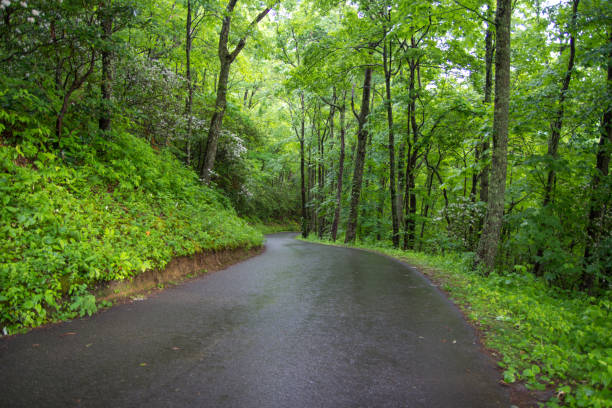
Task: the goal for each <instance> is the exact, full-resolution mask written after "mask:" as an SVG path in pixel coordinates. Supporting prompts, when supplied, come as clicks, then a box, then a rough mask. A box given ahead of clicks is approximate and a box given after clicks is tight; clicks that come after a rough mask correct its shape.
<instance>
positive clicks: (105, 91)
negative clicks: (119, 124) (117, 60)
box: [98, 0, 113, 132]
mask: <svg viewBox="0 0 612 408" xmlns="http://www.w3.org/2000/svg"><path fill="white" fill-rule="evenodd" d="M111 6H112V0H106V1H105V2H104V3H103V5H101V7H100V12H101V13H102V16H101V17H102V19H101V23H102V41H103V46H102V47H103V48H102V53H101V55H102V78H101V79H102V80H101V82H100V91H101V93H102V101H101V102H102V103H101V105H102V106H101V109H100V118H99V120H98V127H99V128H100V130H101V131H103V132H107V131H109V130H110V126H111V94H112V89H113V71H112V66H111V64H112V53H113V49H112V45H111V36H112V33H113V14H112V10H111Z"/></svg>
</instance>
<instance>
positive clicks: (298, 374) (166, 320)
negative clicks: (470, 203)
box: [0, 234, 510, 408]
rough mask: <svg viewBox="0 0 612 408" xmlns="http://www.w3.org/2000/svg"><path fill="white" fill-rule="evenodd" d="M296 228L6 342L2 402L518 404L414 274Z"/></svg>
mask: <svg viewBox="0 0 612 408" xmlns="http://www.w3.org/2000/svg"><path fill="white" fill-rule="evenodd" d="M294 235H295V234H275V235H270V236H268V237H267V248H266V251H265V252H264V253H263V254H262V255H260V256H257V257H255V258H251V259H249V260H247V261H244V262H242V263H240V264H237V265H234V266H232V267H230V268H228V269H226V270H224V271H220V272H217V273H214V274H210V275H206V276H204V277H202V278H200V279H196V280H192V281H190V282H187V283H185V284H182V285H178V286H175V287H172V288H169V289H166V290H164V291H162V292H159V293H157V294H155V295H153V296H151V297H150V298H148V299H145V300H143V301H135V302H132V303H127V304H122V305H118V306H115V307H112V308H110V309H107V310H104V311H102V312H101V313H98V314H96V315H95V316H92V317H90V318H85V319H78V320H74V321H71V322H66V323H61V324H56V325H50V326H48V327H44V328H41V329H37V330H33V331H32V332H30V333H28V334H25V335H19V336H12V337H8V338H3V339H0V406H7V407H54V406H57V407H63V406H83V407H89V406H100V407H140V406H142V407H258V408H259V407H262V408H264V407H288V408H298V407H308V408H316V407H427V408H433V407H448V408H455V407H457V408H458V407H466V408H467V407H469V408H477V407H508V406H510V402H509V396H508V392H507V389H505V388H503V387H501V386H500V385H499V384H498V383H497V381H498V379H499V373H498V371H497V370H496V368H495V366H494V363H493V362H492V361H491V360H490V359H489V357H488V356H487V355H486V354H484V353H482V352H481V350H480V348H479V346H478V344H477V341H476V337H475V334H474V331H473V329H472V328H471V327H470V326H469V325H467V324H466V323H465V321H464V320H463V318H462V316H461V314H460V312H459V311H458V310H457V309H456V307H455V306H453V305H452V304H451V303H450V302H449V301H448V300H447V299H446V298H445V297H444V296H443V295H442V294H441V293H440V292H439V291H438V290H437V289H436V288H435V287H434V286H432V285H431V284H430V283H429V282H428V281H427V280H426V279H425V278H423V277H422V276H421V275H420V274H419V273H418V272H417V271H416V270H414V269H413V268H411V267H409V266H407V265H405V264H403V263H401V262H398V261H395V260H393V259H390V258H387V257H384V256H381V255H377V254H374V253H370V252H366V251H359V250H353V249H346V248H337V247H331V246H323V245H317V244H311V243H305V242H301V241H297V240H295V239H293V236H294Z"/></svg>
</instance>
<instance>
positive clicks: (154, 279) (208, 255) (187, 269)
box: [95, 246, 265, 301]
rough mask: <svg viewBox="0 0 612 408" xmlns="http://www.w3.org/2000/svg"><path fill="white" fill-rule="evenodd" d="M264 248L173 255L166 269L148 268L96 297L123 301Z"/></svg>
mask: <svg viewBox="0 0 612 408" xmlns="http://www.w3.org/2000/svg"><path fill="white" fill-rule="evenodd" d="M264 249H265V248H264V247H263V246H262V247H259V248H251V249H244V248H238V249H229V250H223V251H216V252H213V251H205V252H200V253H197V254H194V255H191V256H181V257H178V258H174V259H172V260H171V261H170V262H169V263H168V265H166V267H165V268H164V269H153V270H148V271H146V272H143V273H141V274H140V275H137V276H135V277H133V278H132V279H128V280H123V281H112V282H109V283H107V284H106V285H104V286H102V287H100V288H98V289H97V290H96V291H95V295H96V299H97V300H107V301H120V300H124V299H127V298H129V297H132V296H137V295H141V294H144V293H147V292H149V291H151V290H153V289H160V288H163V287H165V286H167V285H175V284H177V283H179V282H183V281H185V280H188V279H191V278H195V277H198V276H201V275H204V274H207V273H211V272H215V271H219V270H221V269H225V268H227V267H228V266H230V265H233V264H236V263H238V262H240V261H243V260H245V259H247V258H251V257H253V256H255V255H259V254H260V253H262V252H263V251H264Z"/></svg>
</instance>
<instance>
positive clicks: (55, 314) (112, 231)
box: [0, 134, 263, 333]
mask: <svg viewBox="0 0 612 408" xmlns="http://www.w3.org/2000/svg"><path fill="white" fill-rule="evenodd" d="M31 140H35V139H30V138H26V139H25V141H23V142H21V143H20V144H17V145H15V146H0V321H1V325H2V326H3V327H4V328H6V330H7V331H8V332H9V333H14V332H16V331H19V330H21V329H23V328H27V327H34V326H38V325H41V324H44V323H46V322H48V321H54V320H59V319H65V318H71V317H74V316H77V315H81V316H82V315H84V314H91V313H93V312H95V310H96V303H95V299H94V298H93V296H91V294H90V289H91V288H92V287H93V286H95V285H99V284H101V283H103V282H106V281H110V280H121V279H128V278H131V277H132V276H134V275H137V274H139V273H141V272H143V271H145V270H148V269H152V268H163V267H164V266H165V265H166V263H167V262H168V261H170V259H172V258H173V257H176V256H181V255H190V254H193V253H195V252H198V251H203V250H221V249H228V248H238V247H253V246H259V245H261V243H262V239H263V238H262V235H261V233H259V232H257V231H256V230H255V229H253V228H251V227H250V226H249V225H248V224H247V223H246V222H245V221H243V220H242V219H240V218H238V216H237V215H236V213H235V211H234V210H233V208H231V206H230V204H229V201H228V200H227V199H226V198H225V197H223V196H221V195H220V194H219V193H217V192H216V191H214V190H212V189H209V188H207V187H203V186H202V185H201V184H200V183H199V181H198V180H197V178H196V176H195V174H194V173H193V172H192V171H190V170H188V169H186V168H185V167H184V166H183V165H182V164H180V163H179V162H178V161H177V160H176V159H174V158H173V156H172V155H170V154H168V153H165V152H162V153H157V152H155V151H154V150H153V149H152V148H151V147H150V146H149V145H148V144H147V143H146V142H145V141H143V140H141V139H138V138H136V137H133V136H131V135H129V134H114V135H112V136H111V137H110V138H107V139H95V140H94V141H93V143H90V144H83V143H81V142H80V140H78V139H77V138H73V137H65V138H64V139H62V141H61V145H60V149H59V150H57V152H60V153H56V152H55V151H49V150H47V149H46V148H45V147H44V146H43V145H42V144H40V143H36V142H32V141H31Z"/></svg>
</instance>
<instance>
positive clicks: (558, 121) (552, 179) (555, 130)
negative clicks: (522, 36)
mask: <svg viewBox="0 0 612 408" xmlns="http://www.w3.org/2000/svg"><path fill="white" fill-rule="evenodd" d="M579 2H580V0H573V1H572V3H573V4H572V18H571V22H570V27H569V31H570V40H569V46H570V54H569V58H568V61H567V70H566V71H565V75H564V76H563V82H562V84H561V89H560V91H559V100H558V103H559V105H558V107H557V112H556V113H555V117H554V119H553V121H552V122H551V124H550V138H549V139H548V151H547V155H548V157H549V159H550V160H551V161H553V162H554V161H555V160H557V158H558V157H559V154H558V150H559V141H560V140H561V128H562V126H563V113H564V107H565V105H564V103H565V97H566V94H567V90H568V89H569V85H570V81H571V79H572V72H573V70H574V58H575V56H576V38H575V35H574V32H575V31H574V30H575V27H576V18H577V15H578V3H579ZM555 183H556V172H555V170H554V166H553V167H551V168H550V169H549V170H548V175H547V177H546V186H545V187H544V199H543V200H542V207H543V208H545V207H547V206H548V204H550V203H551V201H552V195H553V188H554V185H555ZM543 255H544V248H542V247H541V246H540V247H539V248H538V251H537V254H536V262H535V265H534V273H535V275H536V276H540V275H542V262H541V258H542V256H543Z"/></svg>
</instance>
